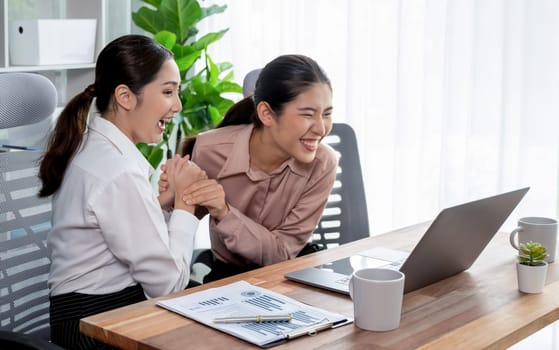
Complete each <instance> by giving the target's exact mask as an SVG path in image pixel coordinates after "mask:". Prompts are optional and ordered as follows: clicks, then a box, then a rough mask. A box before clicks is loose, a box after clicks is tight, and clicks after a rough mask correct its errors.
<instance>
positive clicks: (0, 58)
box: [0, 0, 134, 106]
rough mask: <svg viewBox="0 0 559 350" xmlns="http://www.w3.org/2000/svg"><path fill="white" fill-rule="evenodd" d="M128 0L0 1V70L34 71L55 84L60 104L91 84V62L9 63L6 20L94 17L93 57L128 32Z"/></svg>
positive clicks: (130, 18) (2, 71)
mask: <svg viewBox="0 0 559 350" xmlns="http://www.w3.org/2000/svg"><path fill="white" fill-rule="evenodd" d="M131 1H134V0H118V1H115V0H113V1H111V0H28V1H21V0H0V20H1V21H2V24H1V25H0V31H1V33H0V41H1V42H0V73H7V72H37V73H39V74H43V75H45V76H46V77H47V78H49V79H51V81H53V83H54V85H55V86H56V88H57V90H58V95H59V101H58V104H59V105H60V106H63V105H64V104H65V103H66V102H67V101H68V100H70V99H71V98H72V97H73V96H74V95H75V94H77V93H78V92H79V91H81V90H83V89H84V88H85V87H86V86H87V85H89V84H91V83H93V79H94V71H95V63H94V62H92V63H84V64H61V65H41V66H16V65H11V64H10V57H9V56H10V55H9V53H10V42H9V33H8V32H9V31H8V24H9V22H10V21H11V20H19V19H38V18H41V19H42V18H96V19H97V33H96V38H95V56H97V54H98V53H99V51H100V50H101V49H102V48H103V47H104V46H105V45H106V44H107V43H108V42H109V41H111V40H113V39H114V38H116V37H118V36H121V35H124V34H128V33H130V31H131V23H132V14H131ZM61 35H62V36H63V35H64V34H63V33H62V34H61ZM60 40H63V38H61V39H60ZM68 45H72V43H68Z"/></svg>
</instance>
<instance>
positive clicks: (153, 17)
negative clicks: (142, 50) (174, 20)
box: [132, 7, 165, 34]
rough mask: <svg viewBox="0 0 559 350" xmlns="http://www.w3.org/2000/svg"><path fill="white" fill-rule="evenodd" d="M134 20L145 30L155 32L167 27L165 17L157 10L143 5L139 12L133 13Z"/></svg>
mask: <svg viewBox="0 0 559 350" xmlns="http://www.w3.org/2000/svg"><path fill="white" fill-rule="evenodd" d="M132 20H133V21H134V23H135V24H136V25H137V26H138V27H140V28H142V29H143V30H145V31H147V32H150V33H152V34H155V33H157V32H159V31H161V30H162V29H164V28H165V18H163V17H162V16H161V13H160V12H159V11H157V10H152V9H150V8H147V7H141V8H140V9H139V10H138V12H134V13H132Z"/></svg>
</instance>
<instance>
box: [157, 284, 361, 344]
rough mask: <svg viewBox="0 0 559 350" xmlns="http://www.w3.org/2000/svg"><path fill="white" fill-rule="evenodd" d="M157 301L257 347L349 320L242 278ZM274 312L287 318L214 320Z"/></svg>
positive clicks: (341, 323) (315, 331)
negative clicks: (223, 284)
mask: <svg viewBox="0 0 559 350" xmlns="http://www.w3.org/2000/svg"><path fill="white" fill-rule="evenodd" d="M157 305H159V306H161V307H164V308H166V309H169V310H171V311H174V312H176V313H178V314H181V315H183V316H186V317H188V318H191V319H193V320H195V321H198V322H200V323H203V324H205V325H208V326H210V327H213V328H215V329H218V330H220V331H222V332H225V333H228V334H231V335H233V336H236V337H238V338H241V339H243V340H245V341H248V342H251V343H253V344H256V345H258V346H261V347H270V346H274V345H278V344H281V343H283V342H285V341H286V340H288V339H293V338H296V337H298V336H303V335H307V334H308V335H314V334H316V333H317V332H318V331H320V330H323V329H326V328H334V327H338V326H342V325H345V324H348V323H351V322H352V321H353V320H352V319H350V318H348V317H345V316H343V315H340V314H336V313H333V312H329V311H326V310H323V309H320V308H316V307H313V306H310V305H307V304H304V303H301V302H299V301H297V300H294V299H292V298H289V297H286V296H284V295H282V294H279V293H275V292H273V291H270V290H268V289H265V288H261V287H258V286H254V285H252V284H250V283H248V282H246V281H239V282H235V283H231V284H228V285H225V286H222V287H217V288H212V289H208V290H204V291H201V292H197V293H193V294H189V295H185V296H182V297H178V298H173V299H167V300H161V301H158V302H157ZM278 314H281V315H286V314H289V315H290V316H291V317H290V318H291V320H290V321H270V322H257V321H248V322H238V323H217V322H214V320H215V319H217V318H223V317H227V318H229V317H231V318H238V317H255V318H256V317H257V316H270V315H278Z"/></svg>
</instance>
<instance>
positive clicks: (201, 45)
mask: <svg viewBox="0 0 559 350" xmlns="http://www.w3.org/2000/svg"><path fill="white" fill-rule="evenodd" d="M228 30H229V29H224V30H222V31H219V32H214V33H208V34H206V35H204V36H203V37H201V38H200V39H198V40H196V41H195V42H194V43H193V44H192V46H193V47H194V48H196V49H198V50H204V49H207V48H208V46H209V45H210V44H211V43H214V42H216V41H218V40H219V39H221V38H223V36H224V35H225V33H227V31H228Z"/></svg>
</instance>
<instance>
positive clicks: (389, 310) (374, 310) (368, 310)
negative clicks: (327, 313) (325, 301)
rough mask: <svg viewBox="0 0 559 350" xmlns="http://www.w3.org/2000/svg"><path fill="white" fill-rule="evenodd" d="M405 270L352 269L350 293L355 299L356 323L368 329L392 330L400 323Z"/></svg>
mask: <svg viewBox="0 0 559 350" xmlns="http://www.w3.org/2000/svg"><path fill="white" fill-rule="evenodd" d="M404 280H405V276H404V274H403V273H402V272H400V271H397V270H392V269H386V268H365V269H361V270H357V271H355V272H353V274H352V275H351V279H350V280H349V294H350V296H351V299H353V313H354V317H355V325H356V326H357V327H359V328H361V329H364V330H368V331H378V332H380V331H389V330H392V329H395V328H398V327H399V326H400V315H401V313H402V301H403V297H404Z"/></svg>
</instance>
